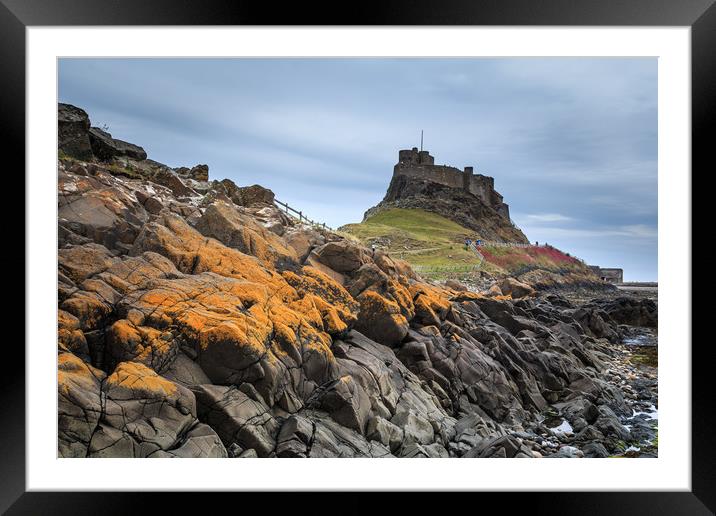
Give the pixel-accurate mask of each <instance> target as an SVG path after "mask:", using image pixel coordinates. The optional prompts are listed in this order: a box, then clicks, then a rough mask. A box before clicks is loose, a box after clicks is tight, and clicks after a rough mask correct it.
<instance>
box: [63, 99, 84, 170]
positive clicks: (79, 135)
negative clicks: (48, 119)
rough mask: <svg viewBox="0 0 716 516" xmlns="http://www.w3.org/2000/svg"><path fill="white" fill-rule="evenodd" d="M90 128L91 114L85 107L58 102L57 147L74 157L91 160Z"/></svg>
mask: <svg viewBox="0 0 716 516" xmlns="http://www.w3.org/2000/svg"><path fill="white" fill-rule="evenodd" d="M89 129H90V120H89V116H88V115H87V113H86V112H85V111H84V110H83V109H80V108H78V107H75V106H72V105H70V104H63V103H59V104H57V137H58V142H57V147H58V148H59V150H60V151H61V152H64V153H65V154H66V155H67V156H71V157H73V158H77V159H82V160H87V161H89V160H91V159H92V147H91V145H90V140H89Z"/></svg>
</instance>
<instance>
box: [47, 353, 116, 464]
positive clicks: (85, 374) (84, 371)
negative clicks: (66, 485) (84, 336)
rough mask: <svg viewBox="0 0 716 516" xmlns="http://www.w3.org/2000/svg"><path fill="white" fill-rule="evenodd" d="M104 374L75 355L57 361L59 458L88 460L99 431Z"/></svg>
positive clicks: (61, 357)
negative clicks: (94, 437)
mask: <svg viewBox="0 0 716 516" xmlns="http://www.w3.org/2000/svg"><path fill="white" fill-rule="evenodd" d="M105 376H106V375H105V373H104V372H102V371H100V370H99V369H95V368H94V367H92V366H90V365H89V364H86V363H85V362H83V361H82V359H80V358H79V357H77V356H75V355H73V354H72V353H60V354H59V355H58V357H57V389H58V393H57V404H58V406H57V410H58V419H57V430H58V454H59V456H60V457H86V456H87V453H88V449H89V444H90V440H91V439H92V436H93V434H94V432H95V430H96V429H97V425H98V424H99V419H100V416H101V415H102V404H101V396H100V387H101V383H102V381H103V380H104V378H105Z"/></svg>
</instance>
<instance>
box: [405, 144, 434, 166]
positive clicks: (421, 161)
mask: <svg viewBox="0 0 716 516" xmlns="http://www.w3.org/2000/svg"><path fill="white" fill-rule="evenodd" d="M398 162H399V163H401V164H403V165H434V164H435V158H434V157H432V156H431V155H430V152H428V151H426V150H422V151H419V150H418V148H417V147H413V148H412V149H403V150H399V151H398Z"/></svg>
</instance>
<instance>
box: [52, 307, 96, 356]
mask: <svg viewBox="0 0 716 516" xmlns="http://www.w3.org/2000/svg"><path fill="white" fill-rule="evenodd" d="M57 347H58V348H59V350H61V351H70V352H72V353H74V354H76V355H80V356H88V355H89V348H88V347H87V339H86V338H85V334H84V333H83V332H82V330H80V321H79V319H77V317H75V316H74V315H72V314H71V313H69V312H65V311H64V310H58V311H57Z"/></svg>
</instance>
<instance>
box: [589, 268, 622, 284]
mask: <svg viewBox="0 0 716 516" xmlns="http://www.w3.org/2000/svg"><path fill="white" fill-rule="evenodd" d="M589 268H590V269H592V272H594V274H596V275H597V276H599V279H601V280H602V281H606V282H607V283H624V270H623V269H617V268H606V269H605V268H602V267H599V266H598V265H590V266H589Z"/></svg>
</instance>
